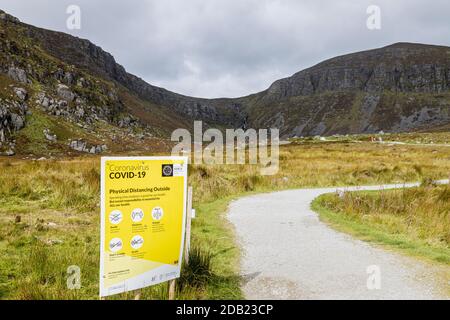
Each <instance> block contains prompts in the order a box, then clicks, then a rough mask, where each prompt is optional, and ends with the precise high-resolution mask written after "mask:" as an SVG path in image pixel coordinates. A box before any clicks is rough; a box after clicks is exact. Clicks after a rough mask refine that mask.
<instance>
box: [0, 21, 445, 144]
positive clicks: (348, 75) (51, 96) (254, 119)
mask: <svg viewBox="0 0 450 320" xmlns="http://www.w3.org/2000/svg"><path fill="white" fill-rule="evenodd" d="M17 39H20V41H18V40H17ZM36 47H39V50H37V49H36ZM42 52H44V53H45V54H43V53H42ZM49 56H51V57H52V59H48V57H49ZM0 74H3V75H7V76H8V77H9V78H10V79H11V80H12V81H15V82H16V84H15V87H16V88H17V90H16V89H15V91H14V92H15V95H16V97H17V98H18V101H19V102H18V103H19V105H20V102H22V103H23V102H24V101H26V99H29V100H31V99H33V101H34V102H35V104H36V105H37V106H38V108H40V109H42V110H43V111H45V112H46V113H47V114H48V115H51V116H56V117H61V118H64V119H65V120H68V121H71V122H75V123H77V124H78V125H79V126H81V127H83V128H86V127H90V126H92V125H94V124H95V123H97V122H99V121H105V122H107V123H109V124H111V125H114V126H117V127H119V128H122V129H129V128H135V127H141V128H142V130H143V131H146V130H147V128H148V127H149V124H150V123H151V124H155V123H157V124H158V125H159V126H160V127H161V128H164V127H169V128H174V127H175V128H177V127H184V126H187V125H189V124H192V122H193V120H203V121H205V122H206V124H207V125H209V126H217V127H220V128H224V127H226V128H250V127H252V128H255V129H258V128H279V129H280V130H281V134H282V135H283V136H287V137H288V136H315V135H321V136H324V135H333V134H347V133H371V132H379V131H381V130H383V131H385V132H399V131H412V130H418V129H422V130H432V129H433V128H435V127H438V126H441V125H447V124H450V48H449V47H443V46H432V45H422V44H411V43H397V44H394V45H391V46H387V47H384V48H379V49H375V50H369V51H364V52H358V53H353V54H349V55H344V56H340V57H336V58H333V59H329V60H327V61H324V62H322V63H320V64H318V65H316V66H313V67H311V68H309V69H306V70H303V71H300V72H298V73H296V74H294V75H293V76H292V77H289V78H285V79H281V80H278V81H275V82H274V83H273V84H272V85H271V86H270V87H269V88H268V89H267V90H265V91H263V92H260V93H256V94H253V95H249V96H246V97H241V98H235V99H227V98H223V99H201V98H195V97H188V96H184V95H180V94H176V93H173V92H170V91H168V90H166V89H163V88H159V87H156V86H152V85H150V84H148V83H146V82H145V81H144V80H142V79H140V78H138V77H136V76H134V75H132V74H129V73H128V72H126V70H125V69H124V68H123V67H122V66H121V65H120V64H118V63H116V61H115V59H114V57H113V56H112V55H111V54H109V53H107V52H105V51H104V50H102V49H101V48H100V47H98V46H96V45H94V44H93V43H91V42H90V41H88V40H85V39H79V38H76V37H73V36H71V35H68V34H64V33H61V32H55V31H49V30H45V29H41V28H36V27H33V26H30V25H27V24H23V23H21V22H20V21H18V20H17V19H15V18H14V17H12V16H10V15H8V14H6V13H4V12H0ZM30 83H39V84H40V85H41V87H42V88H41V90H40V91H38V92H34V95H33V96H32V97H28V96H29V95H30V94H29V93H28V92H27V90H26V89H24V91H23V90H19V89H21V88H22V86H23V87H27V85H30ZM22 89H23V88H22ZM6 106H8V107H6ZM0 112H1V113H0V116H1V118H0V119H2V121H3V124H2V126H1V127H0V130H1V131H0V139H1V138H2V136H3V140H6V136H8V135H10V134H11V132H12V131H14V130H18V129H17V128H19V127H21V126H23V125H24V121H25V117H24V112H26V111H23V110H22V111H21V109H20V107H19V106H18V105H14V104H11V103H9V104H4V107H3V109H0ZM155 118H158V119H159V120H158V119H156V120H155ZM94 147H95V146H94ZM74 148H76V149H82V150H83V152H85V149H88V150H89V152H90V151H91V149H92V146H90V147H87V146H83V148H81V146H80V145H79V144H76V145H75V144H74V145H73V149H74ZM94 149H95V148H94Z"/></svg>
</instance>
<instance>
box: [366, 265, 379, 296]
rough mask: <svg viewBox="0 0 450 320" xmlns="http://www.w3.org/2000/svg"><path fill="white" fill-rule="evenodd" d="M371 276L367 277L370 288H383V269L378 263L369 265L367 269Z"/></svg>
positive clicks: (368, 287)
mask: <svg viewBox="0 0 450 320" xmlns="http://www.w3.org/2000/svg"><path fill="white" fill-rule="evenodd" d="M366 272H367V274H368V275H369V277H368V278H367V282H366V285H367V289H368V290H380V289H381V269H380V267H379V266H377V265H371V266H368V267H367V269H366Z"/></svg>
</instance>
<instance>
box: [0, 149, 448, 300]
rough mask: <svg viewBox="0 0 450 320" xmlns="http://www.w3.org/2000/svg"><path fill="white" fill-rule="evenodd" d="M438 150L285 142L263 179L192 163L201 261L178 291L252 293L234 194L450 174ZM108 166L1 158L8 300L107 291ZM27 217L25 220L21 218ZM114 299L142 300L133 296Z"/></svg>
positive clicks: (234, 168)
mask: <svg viewBox="0 0 450 320" xmlns="http://www.w3.org/2000/svg"><path fill="white" fill-rule="evenodd" d="M429 150H430V149H428V148H425V149H424V148H421V147H409V146H401V147H398V146H393V147H386V146H380V145H375V144H370V143H358V144H352V143H341V144H336V143H333V144H328V143H320V144H319V143H311V144H309V143H303V144H292V145H289V146H284V147H282V148H281V150H280V159H281V167H280V171H279V172H278V173H277V174H276V175H273V176H261V174H260V171H259V167H258V166H251V165H223V166H219V165H209V166H206V165H193V166H190V168H189V184H191V185H193V187H194V207H195V208H196V209H197V218H196V219H195V220H194V221H193V226H192V227H193V231H192V232H193V233H192V243H193V248H194V249H193V252H192V255H191V261H192V264H191V265H189V266H184V270H185V273H183V275H182V280H180V281H182V282H180V285H179V288H178V289H177V290H178V292H177V294H178V297H179V298H180V299H181V298H186V299H205V298H217V299H224V298H228V299H234V298H240V297H242V294H241V292H240V289H239V281H240V279H239V275H238V272H239V270H238V262H239V253H240V252H239V248H238V247H237V246H236V244H235V240H234V237H233V231H232V228H231V227H230V226H229V225H228V223H227V220H226V219H225V217H224V215H223V213H224V212H225V211H226V208H227V204H228V202H229V201H230V200H231V199H233V198H235V197H237V196H240V195H243V194H247V193H252V192H264V191H270V190H281V189H288V188H299V187H307V186H315V187H322V186H331V185H360V184H379V183H388V182H406V181H418V180H423V179H425V178H427V177H428V178H430V179H437V178H442V177H444V176H447V173H448V172H450V160H449V159H450V148H442V149H437V151H436V152H434V153H432V152H429ZM99 163H100V162H99V159H98V158H94V157H93V158H82V159H74V160H59V161H56V160H55V161H19V160H9V159H8V160H4V161H0V195H1V197H0V299H2V298H3V299H5V298H21V299H95V298H97V294H98V263H99V262H98V260H99V259H98V248H99V220H100V219H99V209H100V207H99V188H100V185H99V183H100V182H99V176H100V172H99ZM433 192H435V193H436V194H435V196H434V198H433V199H435V200H436V201H441V202H442V201H443V200H442V199H444V200H445V199H447V198H448V194H447V193H445V192H444V193H442V192H441V193H437V191H433ZM433 194H434V193H433ZM439 199H441V200H439ZM410 200H413V197H412V196H411V197H410ZM358 201H359V200H358ZM430 201H431V200H430ZM399 210H400V211H401V210H403V207H400V208H399ZM17 216H20V221H21V222H19V223H16V222H15V220H16V217H17ZM423 217H424V219H425V212H424V213H423ZM436 219H437V218H436ZM439 219H441V218H439ZM439 219H437V220H436V221H434V222H430V223H432V224H433V223H434V225H432V224H431V225H430V226H429V227H427V228H425V227H421V229H422V230H424V234H425V233H431V234H432V239H433V241H438V240H437V239H441V238H442V237H444V236H443V228H442V226H439V224H438V220H439ZM432 221H433V220H432ZM416 222H417V223H419V221H416ZM419 224H420V223H419ZM447 228H448V225H447ZM447 230H448V229H447ZM438 235H439V236H438ZM447 236H448V234H447ZM444 238H445V237H444ZM445 239H447V238H445ZM430 241H431V239H430ZM439 241H442V240H439ZM446 241H447V240H446ZM80 248H81V249H80ZM70 265H78V266H80V267H81V269H82V289H81V290H68V289H67V288H66V286H65V279H66V277H67V275H66V272H67V267H68V266H70ZM142 297H143V298H144V299H158V298H161V299H165V298H167V288H166V286H164V285H162V286H156V287H151V288H148V289H145V290H143V293H142ZM114 298H122V299H125V298H132V293H129V294H124V295H119V296H117V297H114Z"/></svg>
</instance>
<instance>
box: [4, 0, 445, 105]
mask: <svg viewBox="0 0 450 320" xmlns="http://www.w3.org/2000/svg"><path fill="white" fill-rule="evenodd" d="M69 5H78V6H79V7H80V8H81V29H80V30H69V29H67V27H66V20H67V18H68V16H69V15H68V14H66V9H67V7H68V6H69ZM369 5H377V6H379V7H380V9H381V29H380V30H369V29H368V28H367V26H366V21H367V18H368V17H369V15H368V14H367V13H366V10H367V8H368V6H369ZM0 8H1V9H3V10H5V11H7V12H9V13H10V14H12V15H14V16H16V17H18V18H19V19H20V20H22V21H24V22H27V23H30V24H33V25H36V26H39V27H43V28H48V29H53V30H58V31H63V32H67V33H70V34H72V35H75V36H78V37H81V38H87V39H89V40H91V41H92V42H94V43H95V44H97V45H99V46H101V47H102V48H103V49H104V50H106V51H108V52H110V53H111V54H112V55H113V56H114V57H115V58H116V60H117V61H118V62H119V63H120V64H122V65H123V66H124V67H125V68H126V69H127V70H128V71H129V72H131V73H133V74H135V75H137V76H139V77H141V78H143V79H145V80H146V81H147V82H149V83H151V84H153V85H158V86H162V87H164V88H167V89H169V90H172V91H175V92H178V93H182V94H187V95H191V96H200V97H236V96H241V95H247V94H250V93H254V92H258V91H261V90H264V89H266V88H267V87H268V86H269V85H270V84H271V83H272V82H273V81H275V80H277V79H279V78H282V77H287V76H290V75H292V74H293V73H295V72H297V71H300V70H302V69H304V68H307V67H310V66H312V65H314V64H316V63H318V62H320V61H322V60H324V59H327V58H331V57H334V56H336V55H341V54H345V53H350V52H354V51H360V50H366V49H371V48H376V47H381V46H385V45H388V44H391V43H394V42H400V41H408V42H421V43H428V44H440V45H449V46H450V18H449V15H450V1H448V0H432V1H426V0H395V1H393V0H372V1H367V0H358V1H355V0H339V1H338V0H322V1H321V0H310V1H309V0H303V1H302V0H128V1H123V0H79V1H77V0H69V1H67V0H32V1H30V0H1V2H0Z"/></svg>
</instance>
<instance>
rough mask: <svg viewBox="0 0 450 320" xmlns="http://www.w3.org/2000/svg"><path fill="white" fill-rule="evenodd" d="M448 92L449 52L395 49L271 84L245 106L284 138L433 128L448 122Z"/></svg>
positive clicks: (399, 46)
mask: <svg viewBox="0 0 450 320" xmlns="http://www.w3.org/2000/svg"><path fill="white" fill-rule="evenodd" d="M449 90H450V48H448V47H440V46H430V45H421V44H409V43H398V44H394V45H391V46H388V47H384V48H381V49H376V50H370V51H364V52H359V53H354V54H349V55H345V56H341V57H337V58H333V59H330V60H327V61H324V62H322V63H320V64H318V65H316V66H314V67H312V68H309V69H307V70H304V71H301V72H299V73H296V74H295V75H293V76H292V77H290V78H286V79H281V80H278V81H276V82H275V83H274V84H273V85H272V86H271V87H270V88H269V89H268V90H266V91H265V92H263V93H260V94H258V95H257V98H256V99H254V101H252V102H251V103H250V105H251V107H250V108H251V110H252V111H253V110H255V109H256V108H257V107H259V108H263V109H264V110H265V111H266V112H265V113H264V115H263V116H260V117H258V118H255V117H253V118H252V122H253V123H256V124H258V125H263V126H271V125H274V126H281V128H282V131H283V132H284V133H285V134H286V135H315V134H334V133H366V132H375V131H379V130H384V131H409V130H415V129H432V128H433V127H434V126H437V125H441V124H446V123H448V122H449V121H450V118H449V106H450V104H449V103H450V96H449V93H450V92H449ZM250 114H252V112H250Z"/></svg>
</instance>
